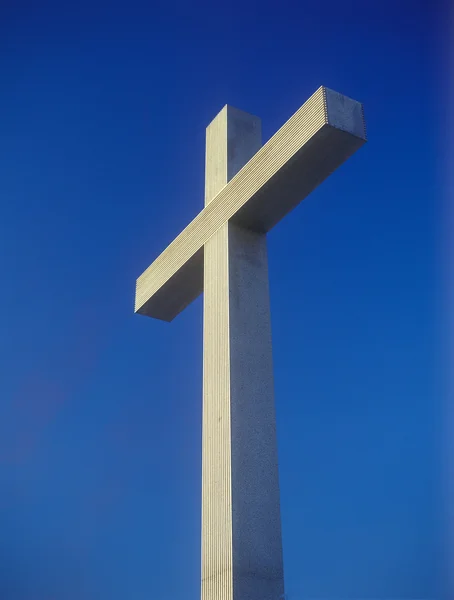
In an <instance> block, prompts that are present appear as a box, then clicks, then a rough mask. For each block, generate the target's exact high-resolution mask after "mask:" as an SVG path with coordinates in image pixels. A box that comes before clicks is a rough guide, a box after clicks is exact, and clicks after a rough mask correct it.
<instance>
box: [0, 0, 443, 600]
mask: <svg viewBox="0 0 454 600" xmlns="http://www.w3.org/2000/svg"><path fill="white" fill-rule="evenodd" d="M66 4H69V3H65V2H60V3H59V4H57V3H55V5H52V6H51V5H50V4H48V5H45V6H44V5H43V4H42V3H38V2H37V3H35V4H33V5H28V4H21V3H20V2H17V3H16V2H12V1H10V2H6V4H2V5H1V8H0V76H1V90H0V208H1V213H0V268H1V278H2V293H1V295H0V532H1V534H0V598H1V599H2V600H92V599H93V600H125V599H128V600H129V599H131V600H132V599H134V600H146V599H147V600H149V599H151V598H153V600H161V599H162V600H167V599H172V600H188V599H189V600H196V599H197V598H198V597H199V577H200V565H199V563H200V559H199V556H200V550H199V544H200V537H199V536H200V534H199V529H200V476H201V389H202V388H201V386H202V345H201V343H202V302H201V300H200V299H199V300H198V301H197V302H195V303H194V305H192V306H191V307H190V308H189V309H188V310H186V311H185V312H184V313H183V314H182V315H181V316H180V317H178V319H176V320H175V321H174V322H173V323H172V324H171V325H169V324H165V323H161V322H157V321H156V322H155V321H153V320H151V319H146V318H143V317H140V316H135V315H133V296H134V286H135V279H136V277H137V276H138V275H139V274H140V273H141V272H142V271H143V270H144V269H145V268H146V267H147V266H148V264H149V263H150V262H151V261H152V260H153V259H154V258H155V257H156V256H157V254H158V253H160V252H161V251H162V250H163V249H164V248H165V246H166V245H167V244H168V243H169V242H170V241H171V240H172V239H173V237H174V236H175V235H176V234H178V233H179V232H180V230H181V229H182V228H183V227H184V226H185V225H186V224H187V223H188V221H189V220H190V219H191V218H192V217H193V216H195V214H196V213H197V212H198V211H199V210H200V209H201V207H202V205H203V185H204V142H205V139H204V136H205V127H206V125H207V124H208V123H209V122H210V121H211V119H212V118H213V117H214V116H215V115H216V113H217V112H218V111H219V110H220V109H221V108H222V106H223V105H224V104H225V103H229V104H232V105H234V106H237V107H238V108H241V109H243V110H246V111H248V112H252V113H254V114H257V115H259V116H260V117H261V118H262V123H263V132H264V141H266V140H267V139H268V138H269V137H270V136H271V135H272V134H273V133H274V132H275V131H276V130H277V129H278V128H279V127H280V126H281V125H282V124H283V123H284V121H286V120H287V119H288V118H289V117H290V116H291V115H292V114H293V112H294V111H295V110H296V109H297V108H299V106H300V105H301V104H302V103H303V102H304V101H305V100H306V99H307V98H308V97H309V96H310V95H311V94H312V93H313V92H314V91H315V90H316V89H317V88H318V87H319V86H320V85H322V84H323V85H327V86H328V87H331V88H334V89H336V90H337V91H340V92H342V93H344V94H346V95H348V96H351V97H353V98H355V99H358V100H360V101H362V102H364V105H365V111H366V118H367V126H368V134H369V142H368V144H367V145H366V146H365V147H364V148H362V149H361V150H360V151H359V152H358V153H357V154H356V155H355V156H354V157H353V158H352V159H351V160H349V161H348V163H346V164H345V165H343V166H342V167H341V169H340V170H339V171H338V172H336V173H335V174H334V175H333V176H332V177H331V178H330V179H329V180H327V181H326V182H325V183H324V184H323V185H322V186H321V187H320V188H319V189H318V190H316V192H315V193H313V194H312V195H311V196H310V197H309V198H308V199H307V200H306V201H305V202H304V203H302V204H301V205H300V206H299V207H298V208H297V209H296V210H295V211H294V212H293V213H292V214H291V215H290V216H288V217H287V218H286V219H285V220H284V221H282V222H281V223H280V224H279V225H278V226H277V227H276V228H275V229H274V230H273V231H272V232H271V234H270V236H269V255H270V278H271V303H272V316H273V338H274V357H275V380H276V404H277V418H278V435H279V450H280V464H281V488H282V515H283V534H284V546H285V566H286V583H287V591H288V594H289V599H290V600H307V599H309V598H315V597H317V598H331V599H332V598H362V599H366V598H402V599H404V598H405V599H409V598H426V597H429V596H434V595H435V594H436V593H437V583H438V582H439V579H440V576H439V573H438V566H439V563H440V548H439V546H438V533H439V525H440V524H439V516H440V510H439V504H438V502H439V499H440V498H439V494H438V493H437V487H436V484H437V463H438V458H439V455H438V442H439V436H438V431H439V430H438V427H439V421H438V419H439V407H440V401H439V389H438V384H437V377H438V367H437V359H436V356H437V328H438V322H437V319H436V313H437V306H438V297H437V294H438V291H437V290H438V289H439V282H438V276H439V273H438V267H437V257H438V252H439V248H438V242H437V239H438V229H439V224H438V222H437V219H438V217H437V210H436V202H435V197H436V185H435V178H436V168H435V166H436V161H437V148H436V144H435V139H434V136H433V128H434V119H436V110H437V107H436V105H435V101H434V95H433V92H432V90H433V87H434V81H433V75H432V66H433V65H432V61H433V57H432V50H431V49H432V48H433V39H432V37H433V36H434V35H435V31H434V27H433V18H432V15H431V14H430V9H429V8H428V7H427V8H423V7H424V6H426V5H427V4H428V3H425V2H424V3H423V2H419V1H418V0H416V1H413V2H410V1H408V0H403V1H401V2H396V1H393V2H391V1H390V0H383V1H382V2H373V3H369V2H353V3H339V2H334V1H333V0H326V1H325V2H320V3H314V2H310V3H309V2H280V3H277V2H273V3H257V4H255V5H253V4H252V3H250V2H248V1H245V2H237V1H236V0H235V1H233V2H232V1H230V2H224V3H197V2H196V3H195V5H194V4H193V3H179V2H178V1H177V2H171V3H170V2H169V3H160V2H151V3H150V2H148V3H145V2H143V3H141V4H140V3H136V2H135V1H134V0H133V1H131V2H128V3H123V5H122V6H120V7H119V6H118V5H116V6H114V7H113V6H109V5H108V4H107V3H100V2H99V1H98V0H93V1H92V2H91V3H84V2H82V3H79V4H78V7H71V8H70V7H69V6H68V7H65V5H66ZM276 600H277V599H276Z"/></svg>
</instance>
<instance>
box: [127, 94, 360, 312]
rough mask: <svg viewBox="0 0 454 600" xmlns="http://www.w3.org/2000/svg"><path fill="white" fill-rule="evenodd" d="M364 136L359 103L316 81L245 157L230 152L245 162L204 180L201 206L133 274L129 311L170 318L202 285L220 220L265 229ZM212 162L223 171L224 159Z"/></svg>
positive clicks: (279, 217)
mask: <svg viewBox="0 0 454 600" xmlns="http://www.w3.org/2000/svg"><path fill="white" fill-rule="evenodd" d="M224 110H226V109H224ZM229 110H232V111H234V110H236V109H230V107H229ZM221 113H222V111H221ZM240 113H241V114H243V115H244V114H245V113H242V112H241V111H238V114H240ZM232 114H233V112H232ZM226 115H227V112H226V113H225V119H226ZM252 119H256V117H252ZM226 122H227V121H225V123H226ZM217 127H219V128H220V129H219V130H222V128H223V127H224V129H225V130H226V125H224V124H223V123H221V122H219V123H217ZM213 134H214V130H213ZM248 135H250V132H249V134H248ZM365 141H366V132H365V126H364V117H363V108H362V105H361V104H360V103H359V102H356V101H355V100H351V99H350V98H347V97H346V96H343V95H342V94H338V93H337V92H333V91H332V90H329V89H327V88H324V87H321V88H319V89H318V90H317V91H316V92H315V93H314V94H313V95H312V96H311V97H310V98H309V100H307V102H305V103H304V104H303V106H302V107H301V108H300V109H299V110H298V111H297V112H296V113H295V114H294V115H293V116H292V117H291V118H290V119H289V120H288V121H287V122H286V123H285V124H284V125H283V126H282V127H281V129H279V131H278V132H277V133H276V134H275V135H274V136H273V137H272V138H271V139H270V140H269V141H268V142H267V143H266V144H265V145H264V146H263V147H262V148H261V149H260V150H258V152H256V153H255V154H254V155H253V156H252V157H249V156H248V153H247V152H246V153H245V154H244V155H243V154H241V152H240V153H239V154H238V153H237V154H236V155H235V156H236V157H237V160H236V162H235V160H234V161H233V162H232V164H234V165H236V166H238V165H239V164H240V162H241V160H242V159H243V158H244V157H245V156H247V157H248V158H247V159H246V160H248V162H247V163H246V165H245V166H243V168H240V170H239V172H238V173H236V174H235V175H234V176H232V174H230V173H229V176H232V179H231V180H230V181H228V182H227V181H225V183H224V184H223V185H222V186H221V187H219V188H216V191H215V192H213V191H212V190H211V188H210V187H208V189H210V192H209V194H208V192H207V195H208V196H209V201H208V203H207V205H206V206H205V208H204V209H203V210H202V211H201V212H200V213H199V214H198V215H197V216H196V217H195V219H193V221H191V223H189V225H188V226H187V227H186V229H184V230H183V231H182V233H181V234H180V235H179V236H177V237H176V238H175V240H174V241H173V242H172V243H171V244H170V245H169V246H168V247H167V249H166V250H164V252H163V253H162V254H161V255H160V256H158V258H157V259H156V260H155V261H154V262H153V263H152V264H151V265H150V267H149V268H148V269H147V270H146V271H145V272H144V273H143V274H142V275H141V276H140V277H139V278H138V280H137V285H136V302H135V311H136V312H139V313H141V314H144V315H147V316H151V317H155V318H158V319H162V320H165V321H171V320H172V319H173V318H174V317H175V316H176V315H177V314H179V312H181V311H182V310H183V309H184V308H185V307H186V306H187V305H188V304H190V303H191V302H192V301H193V300H194V299H195V298H197V296H198V295H199V294H200V293H201V292H202V290H203V252H204V245H205V244H206V242H207V241H208V240H209V239H210V238H211V237H212V236H213V235H214V234H215V233H216V232H217V231H218V230H219V229H220V228H221V227H223V226H224V224H225V223H227V222H228V221H229V220H232V221H233V222H235V223H236V224H237V225H240V226H241V227H244V228H247V229H250V230H253V231H256V232H262V233H264V232H267V231H269V230H270V229H271V228H272V227H274V225H275V224H276V223H277V222H278V221H280V220H281V219H282V218H283V217H284V216H285V215H286V214H287V213H288V212H290V211H291V210H292V209H293V208H294V207H295V206H296V205H297V204H298V203H299V202H300V201H301V200H303V199H304V198H305V197H306V196H307V195H308V194H309V193H310V192H311V191H312V190H313V189H314V188H315V187H317V186H318V185H319V184H320V183H321V182H322V181H323V180H324V179H325V178H326V177H328V176H329V175H330V174H331V173H332V172H333V171H334V170H335V169H336V168H338V167H339V166H340V165H341V164H342V163H343V162H344V161H345V160H346V159H347V158H348V157H349V156H351V154H353V153H354V152H355V151H356V150H357V149H358V148H359V147H360V146H362V145H363V144H364V142H365ZM208 142H209V139H208ZM233 154H234V153H233ZM249 158H250V159H249ZM223 161H224V162H223ZM215 166H216V169H218V171H219V173H222V172H223V171H225V169H227V160H226V159H222V157H218V162H217V163H216V165H215ZM235 169H236V167H235ZM209 186H211V184H209ZM212 193H215V196H214V197H213V198H211V196H210V195H211V194H212Z"/></svg>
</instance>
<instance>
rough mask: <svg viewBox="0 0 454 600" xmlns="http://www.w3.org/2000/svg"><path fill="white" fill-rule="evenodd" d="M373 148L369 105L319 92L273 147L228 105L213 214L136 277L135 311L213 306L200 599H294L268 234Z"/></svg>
mask: <svg viewBox="0 0 454 600" xmlns="http://www.w3.org/2000/svg"><path fill="white" fill-rule="evenodd" d="M365 141H366V131H365V123H364V114H363V106H362V104H360V103H359V102H356V101H355V100H352V99H350V98H347V97H346V96H343V95H342V94H339V93H337V92H334V91H332V90H330V89H328V88H325V87H320V88H319V89H318V90H317V91H316V92H315V93H314V94H313V95H312V96H311V97H310V98H309V99H308V100H307V101H306V102H305V103H304V104H303V105H302V106H301V108H300V109H299V110H298V111H297V112H296V113H295V114H294V115H293V116H292V117H291V118H290V119H289V120H288V121H287V122H286V123H285V124H284V125H283V126H282V127H281V129H279V131H278V132H277V133H276V134H275V135H274V136H273V137H272V138H271V139H270V140H269V141H268V142H267V143H266V144H265V145H264V146H262V142H261V123H260V120H259V119H258V118H257V117H255V116H253V115H250V114H248V113H245V112H243V111H240V110H238V109H236V108H232V107H230V106H225V107H224V108H223V109H222V110H221V112H220V113H219V114H218V115H217V116H216V117H215V119H214V120H213V121H212V122H211V124H210V125H209V126H208V127H207V131H206V164H205V207H204V208H203V210H202V211H201V212H200V213H199V214H198V215H197V216H196V217H195V218H194V219H193V220H192V221H191V222H190V223H189V225H188V226H187V227H186V228H185V229H184V230H183V231H182V232H181V233H180V234H179V235H178V236H177V237H176V238H175V240H174V241H173V242H172V243H171V244H170V245H169V246H168V248H167V249H166V250H164V252H163V253H162V254H161V255H160V256H158V257H157V258H156V260H155V261H154V262H153V263H152V264H151V265H150V267H148V269H147V270H146V271H145V272H144V273H143V274H142V275H141V276H140V277H139V278H138V280H137V285H136V301H135V312H137V313H140V314H142V315H146V316H149V317H153V318H156V319H161V320H164V321H172V320H173V319H174V317H176V316H177V315H178V314H179V313H180V312H181V311H182V310H183V309H184V308H185V307H186V306H188V305H189V304H190V303H191V302H192V301H193V300H194V299H195V298H197V297H198V296H199V294H200V293H201V292H202V291H203V292H204V304H203V426H202V432H203V434H202V568H201V570H202V585H201V595H202V600H278V599H279V598H281V597H282V596H283V594H284V571H283V560H282V534H281V517H280V498H279V476H278V458H277V443H276V422H275V408H274V387H273V369H272V345H271V319H270V304H269V285H268V259H267V237H266V234H267V232H268V231H269V230H270V229H271V228H272V227H274V225H276V223H278V221H280V220H281V219H282V218H283V217H284V216H285V215H286V214H287V213H288V212H290V211H291V210H292V209H293V208H294V207H295V206H296V205H297V204H298V203H299V202H300V201H301V200H303V199H304V198H305V197H306V196H307V195H308V194H309V193H310V192H311V191H312V190H314V189H315V188H316V187H317V186H318V185H319V184H320V183H321V182H322V181H323V180H324V179H326V177H328V175H330V174H331V173H332V172H333V171H334V170H335V169H337V168H338V167H339V166H340V165H341V164H342V163H343V162H344V161H345V160H346V159H347V158H349V157H350V156H351V155H352V154H353V153H354V152H355V151H356V150H357V149H358V148H360V147H361V146H362V145H363V144H364V143H365Z"/></svg>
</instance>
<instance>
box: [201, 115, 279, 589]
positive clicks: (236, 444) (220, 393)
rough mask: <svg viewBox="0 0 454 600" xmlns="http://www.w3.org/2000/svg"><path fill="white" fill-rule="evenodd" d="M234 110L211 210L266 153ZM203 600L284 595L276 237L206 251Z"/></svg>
mask: <svg viewBox="0 0 454 600" xmlns="http://www.w3.org/2000/svg"><path fill="white" fill-rule="evenodd" d="M260 141H261V135H260V121H259V119H257V118H256V117H253V116H252V115H248V114H247V113H243V112H242V111H238V110H236V109H233V108H231V107H225V108H224V109H223V110H222V111H221V112H220V113H219V115H218V116H217V117H216V119H215V120H214V121H213V122H212V123H211V125H210V126H209V127H208V129H207V156H206V195H205V202H206V204H207V205H208V204H209V203H210V202H211V201H212V198H213V197H214V196H215V195H216V194H217V192H218V191H219V190H220V189H221V188H222V187H223V186H224V185H225V184H226V183H227V180H228V179H229V177H232V176H234V175H235V173H236V172H237V171H238V170H239V169H240V168H241V167H242V166H243V164H244V163H245V162H246V161H247V160H248V159H249V158H250V157H251V156H252V155H253V154H255V152H256V151H257V149H258V148H259V147H260ZM204 262H205V269H204V273H205V281H204V338H203V339H204V342H203V348H204V350H203V451H202V600H278V599H279V598H280V597H281V595H282V594H283V592H284V581H283V565H282V540H281V521H280V506H279V480H278V461H277V445H276V430H275V414H274V389H273V365H272V348H271V322H270V306H269V290H268V260H267V251H266V234H264V233H258V232H254V231H250V230H247V229H244V228H243V227H240V226H238V225H236V224H234V223H232V222H226V223H224V225H222V226H221V227H220V228H219V229H218V230H217V231H216V232H215V233H214V235H212V236H211V237H210V239H209V240H208V241H207V242H206V244H205V252H204Z"/></svg>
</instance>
